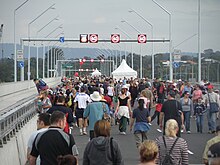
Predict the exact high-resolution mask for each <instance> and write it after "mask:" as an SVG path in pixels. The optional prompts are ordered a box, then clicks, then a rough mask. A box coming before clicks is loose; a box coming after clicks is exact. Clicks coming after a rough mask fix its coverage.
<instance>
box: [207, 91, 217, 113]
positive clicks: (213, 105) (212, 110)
mask: <svg viewBox="0 0 220 165" xmlns="http://www.w3.org/2000/svg"><path fill="white" fill-rule="evenodd" d="M208 98H209V105H210V110H209V111H210V113H216V112H218V111H219V105H218V103H216V102H212V103H211V101H210V96H209V93H208Z"/></svg>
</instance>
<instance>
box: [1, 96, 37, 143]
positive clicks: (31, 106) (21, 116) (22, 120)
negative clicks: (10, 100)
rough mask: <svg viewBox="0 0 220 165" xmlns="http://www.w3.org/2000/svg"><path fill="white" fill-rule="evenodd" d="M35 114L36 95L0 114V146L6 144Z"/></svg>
mask: <svg viewBox="0 0 220 165" xmlns="http://www.w3.org/2000/svg"><path fill="white" fill-rule="evenodd" d="M35 114H36V97H33V98H32V99H30V98H29V100H23V102H22V103H20V105H14V107H12V109H11V110H10V111H8V112H7V113H5V114H2V115H1V116H0V147H3V144H6V143H7V141H9V140H10V138H12V137H13V136H14V135H15V133H16V132H18V131H19V130H20V129H21V128H22V127H23V126H24V125H25V124H26V123H27V122H28V121H29V120H30V119H31V118H32V117H33V116H34V115H35Z"/></svg>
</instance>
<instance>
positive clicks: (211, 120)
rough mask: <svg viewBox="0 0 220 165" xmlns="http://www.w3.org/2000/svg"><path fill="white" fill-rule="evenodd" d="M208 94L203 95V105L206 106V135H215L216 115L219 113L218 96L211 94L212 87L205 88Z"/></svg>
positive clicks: (219, 102)
mask: <svg viewBox="0 0 220 165" xmlns="http://www.w3.org/2000/svg"><path fill="white" fill-rule="evenodd" d="M207 89H208V93H207V94H205V96H204V99H205V104H206V106H207V118H208V128H209V132H208V133H215V129H216V113H217V112H219V107H220V100H219V98H218V95H217V94H216V93H215V92H213V86H212V85H208V86H207Z"/></svg>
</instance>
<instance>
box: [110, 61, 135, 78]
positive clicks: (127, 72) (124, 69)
mask: <svg viewBox="0 0 220 165" xmlns="http://www.w3.org/2000/svg"><path fill="white" fill-rule="evenodd" d="M112 75H113V78H114V79H117V80H118V79H120V78H121V79H123V78H124V77H126V78H131V77H133V78H137V71H135V70H133V69H132V68H131V67H130V66H128V64H127V63H126V61H125V60H124V59H123V60H122V62H121V65H120V66H119V67H118V68H117V69H115V70H114V71H113V72H112Z"/></svg>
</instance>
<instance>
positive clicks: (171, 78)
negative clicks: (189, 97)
mask: <svg viewBox="0 0 220 165" xmlns="http://www.w3.org/2000/svg"><path fill="white" fill-rule="evenodd" d="M152 1H153V2H154V3H155V4H156V5H157V6H159V7H160V8H161V9H162V10H163V11H164V12H166V13H167V14H168V15H169V40H170V43H169V54H170V80H171V81H172V80H173V65H172V62H173V57H172V31H171V13H170V12H169V11H168V10H167V9H165V8H164V7H163V6H162V5H160V4H159V3H158V2H157V1H155V0H152Z"/></svg>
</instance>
